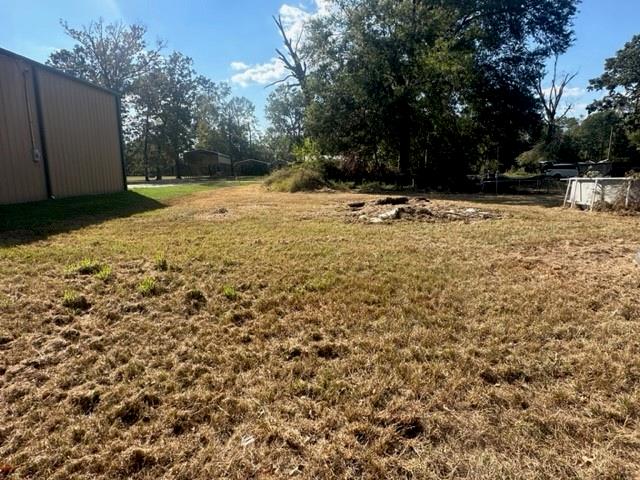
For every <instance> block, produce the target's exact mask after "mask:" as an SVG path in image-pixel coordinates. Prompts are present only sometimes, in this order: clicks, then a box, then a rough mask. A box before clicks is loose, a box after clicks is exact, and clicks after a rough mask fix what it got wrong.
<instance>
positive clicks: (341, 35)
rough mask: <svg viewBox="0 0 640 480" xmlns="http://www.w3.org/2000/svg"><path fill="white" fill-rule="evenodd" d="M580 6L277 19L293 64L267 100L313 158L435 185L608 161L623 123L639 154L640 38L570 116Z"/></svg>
mask: <svg viewBox="0 0 640 480" xmlns="http://www.w3.org/2000/svg"><path fill="white" fill-rule="evenodd" d="M578 3H579V2H578V1H577V0H555V1H549V0H522V1H518V2H505V1H502V0H446V1H442V0H334V1H333V2H332V7H331V9H330V12H329V14H327V15H323V16H317V17H316V18H313V19H312V20H310V21H309V22H308V23H307V25H306V26H305V30H304V36H303V38H301V39H300V38H290V36H289V35H288V33H287V31H286V29H285V28H283V26H282V20H281V19H279V18H276V19H275V20H276V26H277V28H278V30H279V32H280V34H281V35H282V38H283V49H282V50H279V51H278V55H279V57H280V58H281V61H282V62H283V63H284V65H285V67H286V69H287V74H288V75H287V78H286V79H283V82H282V84H281V85H280V86H279V87H278V88H277V89H276V90H275V91H274V92H273V93H272V94H271V95H270V97H269V101H268V105H267V117H268V118H269V120H270V121H271V125H272V128H273V129H274V131H277V132H280V135H279V137H280V138H279V142H278V145H279V146H280V148H281V149H282V150H285V151H287V149H288V152H289V154H290V156H292V157H294V158H298V159H299V160H301V159H308V158H310V157H312V156H313V155H309V153H310V152H311V153H313V152H316V153H317V152H320V153H322V154H323V156H324V158H341V159H342V165H343V166H344V168H345V169H346V171H347V172H348V173H349V174H350V175H351V177H352V178H353V179H364V178H382V179H394V180H395V181H398V182H402V183H405V184H406V183H408V182H410V181H411V182H414V183H415V184H418V185H424V186H431V187H437V186H443V187H444V186H452V185H459V184H461V183H463V182H464V178H465V174H468V173H472V172H481V171H483V170H493V171H496V170H508V169H510V168H512V167H518V166H520V167H522V168H527V169H531V168H532V167H534V168H535V167H536V166H537V165H539V162H540V161H544V160H548V161H565V162H569V161H578V160H594V161H599V160H602V159H604V158H606V154H607V151H606V150H605V149H603V145H607V146H608V141H609V138H610V137H611V135H610V133H611V131H613V132H614V134H613V137H612V138H613V148H612V150H613V151H612V155H611V157H612V159H615V160H620V161H624V160H627V161H628V160H637V159H638V148H640V121H639V106H640V87H638V84H639V79H640V69H639V68H638V65H639V64H638V60H637V59H638V58H640V36H636V37H634V38H633V39H632V41H631V42H629V43H628V44H627V45H626V46H625V47H624V49H623V50H622V51H621V52H618V54H617V55H616V57H614V58H612V59H609V60H607V61H606V65H605V72H604V74H603V75H602V76H601V77H599V78H597V79H594V80H592V81H591V84H590V88H591V89H594V90H604V91H605V92H606V95H605V97H604V98H603V99H602V100H599V101H597V102H595V103H593V104H592V105H591V106H590V107H589V110H590V112H593V113H592V115H590V116H589V117H587V118H586V119H585V120H584V121H582V122H580V121H578V120H576V119H571V118H568V117H567V114H568V113H569V109H568V108H566V107H565V106H564V102H563V101H562V100H563V95H564V93H565V88H566V87H567V85H568V84H569V82H570V81H571V80H572V79H573V78H574V76H575V75H571V74H565V75H559V74H558V72H557V70H558V58H560V56H561V55H562V54H563V53H564V52H565V51H566V50H567V49H568V48H569V47H570V46H571V45H572V43H573V41H574V34H573V30H572V21H573V18H574V16H575V14H576V12H577V6H578ZM554 60H555V61H554ZM550 61H551V62H552V63H553V65H554V71H553V80H552V81H553V84H552V86H551V88H549V89H545V88H543V86H542V85H543V82H544V81H545V79H547V77H548V76H547V71H546V68H545V65H547V64H548V63H549V62H550ZM546 81H548V79H547V80H546ZM604 137H606V139H605V138H604ZM605 140H606V141H605Z"/></svg>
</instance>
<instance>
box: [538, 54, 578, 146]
mask: <svg viewBox="0 0 640 480" xmlns="http://www.w3.org/2000/svg"><path fill="white" fill-rule="evenodd" d="M545 73H546V72H543V73H542V74H541V75H540V77H539V78H538V84H537V85H536V91H537V93H538V97H539V98H540V103H542V107H543V114H544V120H545V123H546V126H547V129H546V140H547V141H551V140H552V139H553V137H554V134H555V130H556V127H557V121H559V120H562V119H563V118H565V117H566V116H567V113H569V110H571V108H572V107H573V106H572V105H567V106H566V107H565V108H564V111H562V113H560V114H558V108H559V107H560V102H561V101H562V97H563V95H564V89H565V88H567V86H568V85H569V83H570V82H571V81H572V80H573V79H574V78H575V77H576V75H577V73H572V74H570V73H564V74H562V76H561V77H558V54H555V55H554V59H553V76H552V77H551V87H550V88H549V89H548V90H545V89H544V88H542V80H543V79H544V77H545Z"/></svg>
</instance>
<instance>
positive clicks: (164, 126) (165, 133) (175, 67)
mask: <svg viewBox="0 0 640 480" xmlns="http://www.w3.org/2000/svg"><path fill="white" fill-rule="evenodd" d="M157 86H158V88H159V90H160V108H159V111H158V115H157V116H158V120H159V125H158V127H157V128H158V129H159V131H160V139H161V141H164V143H165V145H164V146H165V147H166V148H168V149H169V151H170V153H171V156H172V158H173V159H174V165H175V175H176V177H177V178H181V173H180V155H181V154H182V153H183V152H184V151H186V150H189V149H191V148H192V146H193V141H194V125H195V100H196V95H197V87H198V80H197V78H196V74H195V71H194V69H193V61H192V60H191V58H189V57H186V56H185V55H183V54H181V53H179V52H173V53H172V54H171V55H170V56H169V57H167V58H165V59H163V61H162V63H161V67H160V69H159V71H158V76H157Z"/></svg>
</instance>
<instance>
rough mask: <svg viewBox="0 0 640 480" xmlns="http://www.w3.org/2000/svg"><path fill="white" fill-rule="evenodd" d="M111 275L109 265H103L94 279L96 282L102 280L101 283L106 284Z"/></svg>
mask: <svg viewBox="0 0 640 480" xmlns="http://www.w3.org/2000/svg"><path fill="white" fill-rule="evenodd" d="M111 275H112V270H111V267H110V266H109V265H103V266H102V267H101V268H100V271H98V273H96V278H97V279H98V280H102V281H103V282H106V281H108V280H109V279H110V278H111Z"/></svg>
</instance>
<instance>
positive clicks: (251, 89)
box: [0, 0, 640, 126]
mask: <svg viewBox="0 0 640 480" xmlns="http://www.w3.org/2000/svg"><path fill="white" fill-rule="evenodd" d="M326 4H327V0H290V1H288V2H287V1H283V0H209V1H206V0H181V1H169V0H159V1H158V0H155V1H151V0H56V1H51V0H0V18H1V19H2V21H1V28H0V46H1V47H3V48H6V49H8V50H12V51H14V52H17V53H19V54H22V55H24V56H27V57H30V58H33V59H34V60H38V61H44V60H46V58H47V56H48V55H49V54H50V53H51V52H52V51H53V50H55V49H57V48H65V47H69V46H71V44H72V43H71V41H70V40H69V39H68V38H67V37H65V35H64V34H63V33H62V29H61V28H60V25H59V19H60V18H64V19H65V20H68V21H69V23H71V24H72V25H80V24H84V23H87V22H89V21H90V20H92V19H96V18H98V17H101V16H102V17H103V18H105V19H107V20H115V19H123V20H124V21H126V22H137V21H139V22H142V23H144V24H145V25H147V27H148V30H149V34H148V38H149V40H153V39H155V38H162V39H163V40H165V41H167V42H168V48H169V49H175V50H179V51H181V52H183V53H185V54H187V55H189V56H190V57H192V58H193V59H194V62H195V67H196V69H197V71H198V72H199V73H202V74H204V75H206V76H208V77H210V78H212V79H213V80H216V81H223V80H224V81H229V82H230V83H231V85H232V87H233V91H234V93H235V94H237V95H244V96H246V97H248V98H250V99H251V100H252V101H253V102H254V103H255V104H256V113H257V114H258V117H259V119H260V121H261V124H262V126H264V119H263V110H264V104H265V99H266V96H267V95H268V93H269V89H265V88H264V87H265V84H267V83H269V82H271V81H273V80H275V79H276V78H277V77H278V76H279V75H280V74H281V73H282V71H281V67H280V66H279V65H278V64H277V63H276V62H274V61H273V57H274V49H275V48H276V47H278V46H279V44H280V41H279V36H278V34H277V32H276V30H275V26H274V25H273V20H272V19H271V16H272V15H274V14H278V13H281V14H282V15H283V18H285V21H286V23H287V25H288V27H289V28H290V30H292V31H296V29H299V28H300V25H301V24H302V23H303V22H304V19H305V17H306V16H307V15H310V14H313V13H315V12H317V11H318V9H320V10H322V9H323V8H326ZM579 8H580V13H579V14H578V16H577V17H576V19H575V30H576V43H575V45H574V46H573V47H572V48H571V49H570V50H569V51H568V52H567V53H566V54H565V55H564V56H563V57H562V58H561V59H560V62H559V69H560V70H561V71H567V72H576V71H577V72H578V76H577V77H576V78H575V80H574V81H573V82H572V84H571V88H570V89H569V90H568V96H567V101H569V102H571V103H572V104H573V105H574V110H573V112H572V114H573V115H578V116H579V115H583V114H584V107H585V106H586V105H587V104H588V103H589V102H590V101H591V100H592V99H593V98H594V97H595V95H596V94H594V93H592V92H586V86H587V85H588V80H589V79H590V78H593V77H596V76H598V75H599V74H600V73H601V72H602V68H603V65H604V60H605V58H607V57H610V56H612V55H613V54H615V52H616V51H617V50H618V49H620V48H621V47H622V46H623V45H624V43H625V42H626V41H628V40H630V39H631V37H632V36H633V35H634V34H637V33H640V0H609V1H604V0H584V1H583V2H582V4H581V5H580V7H579Z"/></svg>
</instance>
